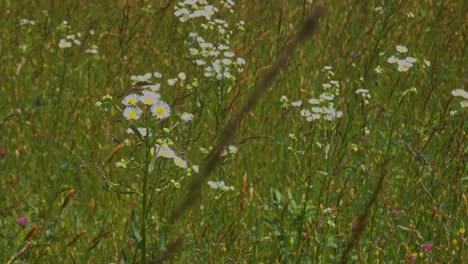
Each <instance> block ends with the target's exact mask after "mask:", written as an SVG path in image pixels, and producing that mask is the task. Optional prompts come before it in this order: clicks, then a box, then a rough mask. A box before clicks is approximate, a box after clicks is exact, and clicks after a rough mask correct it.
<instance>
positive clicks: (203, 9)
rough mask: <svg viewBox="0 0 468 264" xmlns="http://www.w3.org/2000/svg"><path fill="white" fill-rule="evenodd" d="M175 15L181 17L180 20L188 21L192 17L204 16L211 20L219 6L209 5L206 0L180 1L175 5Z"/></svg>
mask: <svg viewBox="0 0 468 264" xmlns="http://www.w3.org/2000/svg"><path fill="white" fill-rule="evenodd" d="M174 10H175V11H174V15H175V16H176V17H178V18H179V20H180V22H182V23H183V22H187V21H188V20H190V19H194V18H198V17H204V18H205V19H206V20H210V19H211V16H213V15H214V14H215V13H216V12H218V11H219V10H218V8H216V7H214V6H212V5H209V4H208V2H207V1H206V0H185V1H180V2H178V3H177V5H176V6H175V7H174Z"/></svg>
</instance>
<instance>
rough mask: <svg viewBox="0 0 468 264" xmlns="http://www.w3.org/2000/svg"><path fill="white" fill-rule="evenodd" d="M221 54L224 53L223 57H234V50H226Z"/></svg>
mask: <svg viewBox="0 0 468 264" xmlns="http://www.w3.org/2000/svg"><path fill="white" fill-rule="evenodd" d="M223 54H224V57H227V58H232V57H234V52H232V51H226V52H224V53H223Z"/></svg>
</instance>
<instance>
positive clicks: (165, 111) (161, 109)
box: [151, 100, 171, 119]
mask: <svg viewBox="0 0 468 264" xmlns="http://www.w3.org/2000/svg"><path fill="white" fill-rule="evenodd" d="M151 112H152V113H153V115H154V116H156V118H157V119H165V118H167V117H168V116H169V115H170V114H171V108H170V107H169V105H168V104H167V103H166V102H164V101H161V100H159V101H157V102H156V103H155V104H153V106H152V107H151Z"/></svg>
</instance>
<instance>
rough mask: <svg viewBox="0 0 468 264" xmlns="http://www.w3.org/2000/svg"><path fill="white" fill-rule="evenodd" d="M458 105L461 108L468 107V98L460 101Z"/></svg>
mask: <svg viewBox="0 0 468 264" xmlns="http://www.w3.org/2000/svg"><path fill="white" fill-rule="evenodd" d="M460 105H461V107H462V108H467V107H468V100H463V101H461V102H460Z"/></svg>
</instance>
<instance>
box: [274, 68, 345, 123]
mask: <svg viewBox="0 0 468 264" xmlns="http://www.w3.org/2000/svg"><path fill="white" fill-rule="evenodd" d="M322 71H323V72H324V73H325V74H326V76H327V82H325V83H323V84H322V89H323V92H322V93H321V94H320V95H319V96H318V98H315V97H312V98H310V99H309V100H308V101H307V102H308V103H309V105H310V106H309V107H304V106H303V102H302V100H299V101H293V102H291V103H290V105H291V106H293V107H301V106H302V109H301V110H300V112H299V113H300V115H301V116H302V117H304V118H305V119H306V120H307V121H308V122H312V121H315V120H319V119H323V120H326V121H332V120H335V119H336V118H341V117H342V116H343V112H342V111H338V110H337V109H336V108H335V103H334V101H335V99H336V97H337V96H338V95H339V87H340V83H339V81H337V80H332V79H331V78H332V77H333V76H334V75H335V74H334V72H333V70H332V67H331V66H325V67H324V68H323V70H322ZM280 101H281V103H282V106H283V107H288V106H289V99H288V98H287V97H286V96H285V95H283V96H282V97H281V100H280Z"/></svg>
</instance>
